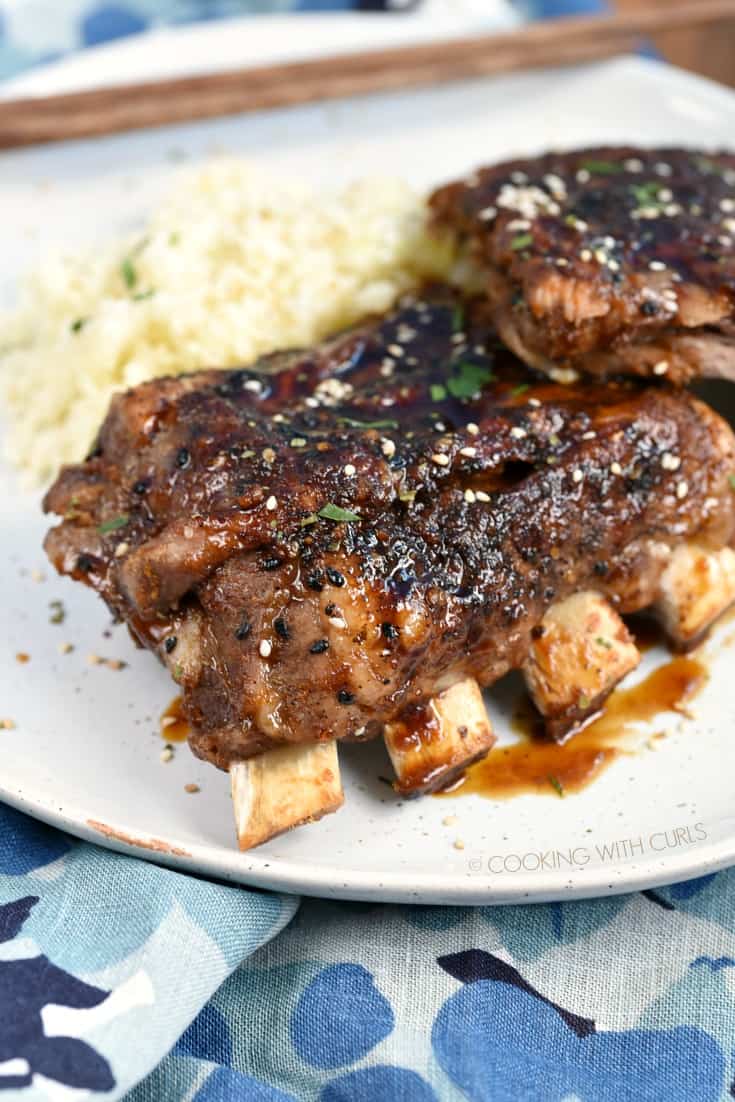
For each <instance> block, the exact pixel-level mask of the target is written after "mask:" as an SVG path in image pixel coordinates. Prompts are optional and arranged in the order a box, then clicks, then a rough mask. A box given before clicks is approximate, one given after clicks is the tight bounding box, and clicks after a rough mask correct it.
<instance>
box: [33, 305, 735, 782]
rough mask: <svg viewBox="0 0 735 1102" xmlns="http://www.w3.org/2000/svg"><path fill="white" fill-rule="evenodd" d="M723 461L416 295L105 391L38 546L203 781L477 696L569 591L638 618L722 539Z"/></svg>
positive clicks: (705, 443)
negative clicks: (188, 752)
mask: <svg viewBox="0 0 735 1102" xmlns="http://www.w3.org/2000/svg"><path fill="white" fill-rule="evenodd" d="M733 445H734V441H733V437H732V434H731V432H730V430H729V429H728V428H727V426H726V425H725V424H724V423H723V422H722V421H721V420H720V418H719V417H717V416H716V415H715V414H713V413H712V412H711V411H710V410H709V409H708V408H707V407H706V406H704V405H703V404H702V403H700V402H698V401H697V400H696V399H694V398H692V397H690V396H688V395H685V394H680V393H677V392H675V391H673V390H671V389H670V388H669V387H667V386H665V385H661V384H656V385H653V386H649V387H648V388H645V389H642V388H640V387H639V386H637V385H635V384H633V383H631V382H629V381H620V382H616V383H611V384H608V385H602V384H588V385H585V386H580V387H560V386H558V385H556V384H553V383H550V382H549V381H548V380H546V379H544V378H543V377H542V376H534V375H533V374H532V373H529V371H528V369H527V368H525V367H524V366H523V365H521V364H520V363H519V362H518V361H517V360H516V359H515V358H514V357H513V356H512V355H511V354H510V353H508V352H507V351H506V350H504V349H502V348H501V347H500V345H499V344H497V342H496V340H495V339H494V338H493V337H492V335H491V334H489V332H488V331H487V329H486V328H485V327H484V325H483V322H482V309H480V310H478V311H477V312H475V310H474V308H472V307H470V308H464V307H462V305H461V304H460V303H459V302H458V301H457V300H456V299H455V298H453V297H452V295H451V294H450V293H449V292H447V291H446V290H443V289H440V288H439V289H434V290H432V291H428V292H427V293H426V294H425V296H424V298H423V299H421V300H418V301H411V300H409V301H406V302H404V303H403V304H402V305H401V306H400V307H399V308H398V309H397V310H396V312H395V313H394V314H392V315H391V316H389V317H387V318H385V319H382V320H377V321H374V322H371V323H369V324H366V325H364V326H362V327H360V328H358V329H356V330H354V331H352V332H350V333H346V334H343V335H342V336H339V337H337V338H336V339H334V340H332V341H330V342H327V343H326V344H325V345H324V346H322V347H321V348H317V349H315V350H313V351H310V352H292V353H286V354H281V355H279V356H276V357H271V358H269V359H268V360H266V361H263V362H261V363H259V364H258V365H256V367H254V368H253V369H250V370H240V371H224V372H218V371H206V372H200V373H197V374H195V375H190V376H184V377H181V378H178V379H159V380H155V381H153V382H150V383H145V384H143V385H142V386H139V387H137V388H136V389H135V390H132V391H129V392H128V393H126V394H121V395H118V396H117V397H115V398H114V399H113V402H112V405H111V409H110V412H109V414H108V416H107V419H106V420H105V422H104V424H103V426H102V429H101V432H100V436H99V440H98V444H97V446H96V448H95V450H94V452H93V453H92V455H91V456H90V458H88V459H87V460H86V462H84V463H81V464H79V465H77V466H72V467H68V468H66V469H65V470H64V471H63V472H62V473H61V475H60V477H59V479H58V480H57V482H56V483H55V485H54V486H53V487H52V488H51V490H50V491H49V493H48V495H47V498H46V503H45V504H46V508H47V509H48V510H49V511H52V512H55V513H58V514H59V515H61V516H62V517H64V518H65V519H64V520H63V522H62V524H61V525H60V526H58V527H57V528H54V529H52V531H51V532H50V533H49V535H48V537H47V540H46V548H47V551H48V554H49V556H50V557H51V559H52V561H53V562H54V564H55V565H56V567H57V569H59V570H60V571H61V572H62V573H66V574H70V575H71V576H72V577H75V578H77V579H79V580H80V581H83V582H85V583H87V584H89V585H91V586H93V587H94V588H95V589H97V590H98V591H99V593H100V594H101V595H102V596H103V597H104V599H105V600H106V601H107V603H108V604H109V606H110V607H111V609H112V610H113V611H114V613H115V614H116V615H117V616H119V617H121V618H123V619H124V620H126V621H127V623H128V624H129V625H130V628H131V630H132V632H133V634H134V635H135V637H136V638H137V639H138V640H139V641H140V642H141V643H143V644H144V645H146V646H148V647H150V648H151V649H153V650H155V651H156V652H157V653H158V654H159V655H160V657H161V658H162V660H163V661H164V662H166V664H167V665H168V667H169V668H170V669H171V671H172V672H173V674H174V676H175V678H176V679H177V680H178V682H179V683H180V685H181V687H182V690H183V694H184V703H185V708H186V711H187V714H188V716H189V718H190V720H191V721H192V724H193V734H192V745H193V747H194V749H195V751H196V752H197V753H199V754H201V755H202V756H204V757H207V758H209V759H211V760H213V761H215V762H216V763H217V764H219V765H221V766H223V767H226V766H227V765H228V763H229V761H230V760H232V759H233V758H243V757H247V756H248V755H252V754H255V753H258V752H259V751H261V750H263V749H265V748H267V747H269V746H272V745H276V744H278V743H279V742H282V741H287V740H294V741H298V740H315V739H322V738H323V739H326V738H332V737H337V738H367V737H370V736H372V735H375V734H377V733H378V732H379V731H380V730H381V727H382V725H383V723H384V722H386V721H387V720H389V719H393V718H396V717H397V716H399V715H401V713H403V712H404V711H405V709H406V708H407V707H408V706H413V707H416V706H420V705H421V704H422V703H423V702H425V701H427V700H428V699H429V698H430V697H431V696H432V695H434V694H435V693H436V692H438V691H440V690H442V689H443V688H446V687H448V686H449V685H451V684H452V683H453V682H455V681H456V680H458V679H459V678H461V677H464V676H468V675H470V676H474V677H476V678H477V679H478V680H479V681H480V683H481V684H483V685H487V684H490V683H491V682H493V681H494V680H495V679H496V678H498V677H499V676H501V675H502V674H503V673H505V672H506V670H508V669H510V668H514V667H517V666H519V665H521V663H522V662H523V660H524V658H525V655H526V653H527V650H528V646H529V640H530V633H531V632H532V630H533V629H534V627H535V626H536V625H537V624H538V622H539V621H540V619H541V617H542V616H543V614H544V612H545V610H546V609H547V608H548V607H549V605H550V604H551V603H552V602H553V601H555V600H557V599H561V598H563V597H564V596H566V595H568V594H569V593H571V592H574V591H576V590H579V589H586V588H594V589H598V590H600V591H601V592H603V593H606V594H608V595H609V596H610V597H611V598H612V599H613V601H614V602H615V603H616V604H617V605H618V607H620V608H622V609H623V610H633V609H637V608H641V607H644V606H645V605H646V604H649V603H650V601H651V600H652V597H653V593H654V591H655V586H656V583H657V579H658V576H659V574H660V571H661V569H662V568H663V566H664V565H665V563H666V558H667V555H668V552H669V548H670V547H672V546H674V545H675V544H677V543H679V542H680V541H683V540H687V539H691V538H692V537H695V536H696V537H697V538H698V539H700V540H701V541H702V542H703V543H705V544H711V545H712V546H713V547H719V546H722V545H724V544H726V543H729V542H730V540H731V539H732V536H733V529H734V525H735V514H734V510H733V493H732V490H731V487H730V483H729V477H730V475H731V474H732V473H733V472H734V471H735V450H734V446H733ZM674 468H675V469H674ZM338 510H345V512H339V511H338ZM334 517H336V519H333V518H334Z"/></svg>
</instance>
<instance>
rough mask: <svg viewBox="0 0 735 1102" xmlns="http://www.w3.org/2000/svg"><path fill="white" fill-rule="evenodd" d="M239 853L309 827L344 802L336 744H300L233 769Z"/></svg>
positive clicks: (231, 779)
mask: <svg viewBox="0 0 735 1102" xmlns="http://www.w3.org/2000/svg"><path fill="white" fill-rule="evenodd" d="M230 783H231V785H232V801H233V805H234V810H235V823H236V827H237V839H238V842H239V843H240V849H243V850H245V849H252V847H253V846H259V845H260V844H261V843H262V842H267V841H268V839H269V838H274V837H275V836H276V835H277V834H282V833H283V832H284V831H285V830H290V829H291V827H295V826H301V825H302V824H303V823H311V822H314V821H315V820H317V819H321V817H322V816H323V815H328V814H329V813H330V812H331V811H336V810H337V809H338V808H340V807H341V806H342V804H343V803H344V795H343V792H342V781H341V779H340V773H339V760H338V758H337V743H336V742H335V741H330V742H316V743H299V744H297V745H293V746H279V747H278V748H277V749H275V750H267V751H266V752H265V753H264V754H259V755H258V756H257V757H255V758H250V759H249V760H248V761H240V762H235V763H233V764H232V765H231V766H230Z"/></svg>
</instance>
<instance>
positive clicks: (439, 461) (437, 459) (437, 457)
mask: <svg viewBox="0 0 735 1102" xmlns="http://www.w3.org/2000/svg"><path fill="white" fill-rule="evenodd" d="M431 460H432V463H436V465H437V467H448V466H449V462H450V460H449V456H448V455H444V454H443V453H442V452H434V454H433V455H432V457H431Z"/></svg>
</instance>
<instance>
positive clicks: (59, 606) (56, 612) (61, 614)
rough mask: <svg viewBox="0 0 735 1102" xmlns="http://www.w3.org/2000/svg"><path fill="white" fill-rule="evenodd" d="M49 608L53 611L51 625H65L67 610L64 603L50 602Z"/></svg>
mask: <svg viewBox="0 0 735 1102" xmlns="http://www.w3.org/2000/svg"><path fill="white" fill-rule="evenodd" d="M49 608H50V609H51V615H50V616H49V623H51V624H63V623H64V620H65V619H66V609H65V608H64V603H63V601H49Z"/></svg>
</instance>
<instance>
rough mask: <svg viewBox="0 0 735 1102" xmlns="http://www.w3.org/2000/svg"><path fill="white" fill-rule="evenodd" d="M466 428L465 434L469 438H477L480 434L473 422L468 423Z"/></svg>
mask: <svg viewBox="0 0 735 1102" xmlns="http://www.w3.org/2000/svg"><path fill="white" fill-rule="evenodd" d="M466 428H467V432H468V433H469V434H470V436H477V435H478V434H479V432H480V428H479V426H478V425H476V424H475V423H474V421H470V423H469V424H468V425H467V426H466Z"/></svg>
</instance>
